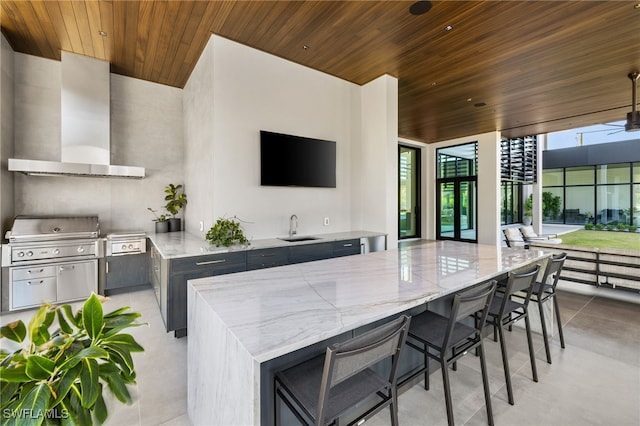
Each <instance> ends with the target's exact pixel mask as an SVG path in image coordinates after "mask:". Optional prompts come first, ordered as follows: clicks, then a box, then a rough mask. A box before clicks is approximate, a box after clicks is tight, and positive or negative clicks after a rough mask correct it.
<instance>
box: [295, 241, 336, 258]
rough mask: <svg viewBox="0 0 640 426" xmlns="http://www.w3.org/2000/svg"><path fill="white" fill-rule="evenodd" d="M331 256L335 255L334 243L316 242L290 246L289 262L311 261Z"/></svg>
mask: <svg viewBox="0 0 640 426" xmlns="http://www.w3.org/2000/svg"><path fill="white" fill-rule="evenodd" d="M331 257H333V243H315V244H304V245H300V246H292V247H289V263H302V262H311V261H314V260H322V259H329V258H331Z"/></svg>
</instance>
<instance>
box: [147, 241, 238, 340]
mask: <svg viewBox="0 0 640 426" xmlns="http://www.w3.org/2000/svg"><path fill="white" fill-rule="evenodd" d="M161 262H167V264H166V267H167V274H166V275H165V276H164V277H163V275H162V274H160V277H159V278H160V303H161V306H160V311H161V313H162V316H163V319H164V321H165V326H166V328H167V331H174V333H175V336H176V337H182V336H185V335H186V333H187V281H189V280H192V279H195V278H204V277H211V276H215V275H223V274H231V273H233V272H242V271H246V269H247V255H246V252H245V251H241V252H234V253H222V254H213V255H205V256H194V257H187V258H179V259H169V260H164V259H163V260H162V261H161ZM161 271H162V265H161ZM165 277H166V279H164V280H162V278H165ZM162 305H164V306H162Z"/></svg>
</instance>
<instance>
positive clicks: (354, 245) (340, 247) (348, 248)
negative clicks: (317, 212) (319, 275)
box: [333, 238, 360, 257]
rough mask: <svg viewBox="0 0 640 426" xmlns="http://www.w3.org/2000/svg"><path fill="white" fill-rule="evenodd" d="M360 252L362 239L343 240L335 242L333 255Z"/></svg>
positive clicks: (338, 255) (349, 254)
mask: <svg viewBox="0 0 640 426" xmlns="http://www.w3.org/2000/svg"><path fill="white" fill-rule="evenodd" d="M354 254H360V239H359V238H355V239H353V240H342V241H334V242H333V255H334V256H335V257H340V256H351V255H354Z"/></svg>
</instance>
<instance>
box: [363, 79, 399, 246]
mask: <svg viewBox="0 0 640 426" xmlns="http://www.w3.org/2000/svg"><path fill="white" fill-rule="evenodd" d="M361 92H362V94H361V111H362V112H361V129H362V130H361V138H360V140H359V141H355V143H354V148H353V156H354V158H356V159H357V163H356V162H354V163H352V171H353V173H356V174H357V175H358V177H359V181H358V183H357V184H356V185H357V186H354V188H353V203H354V222H353V227H354V228H355V229H366V230H373V231H376V230H383V231H384V232H387V233H388V234H389V235H388V237H387V247H390V248H391V247H396V245H397V242H398V80H397V79H396V78H394V77H391V76H388V75H384V76H381V77H379V78H377V79H375V80H373V81H371V82H369V83H367V84H365V85H364V86H362V88H361Z"/></svg>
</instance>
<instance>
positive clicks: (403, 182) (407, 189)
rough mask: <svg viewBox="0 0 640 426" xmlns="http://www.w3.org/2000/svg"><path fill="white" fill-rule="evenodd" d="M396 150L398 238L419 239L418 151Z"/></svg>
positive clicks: (402, 148) (412, 149)
mask: <svg viewBox="0 0 640 426" xmlns="http://www.w3.org/2000/svg"><path fill="white" fill-rule="evenodd" d="M398 150H399V151H398V162H399V163H398V174H399V176H398V230H399V235H398V238H399V239H403V238H420V150H419V149H418V148H413V147H408V146H402V145H400V146H399V148H398Z"/></svg>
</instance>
